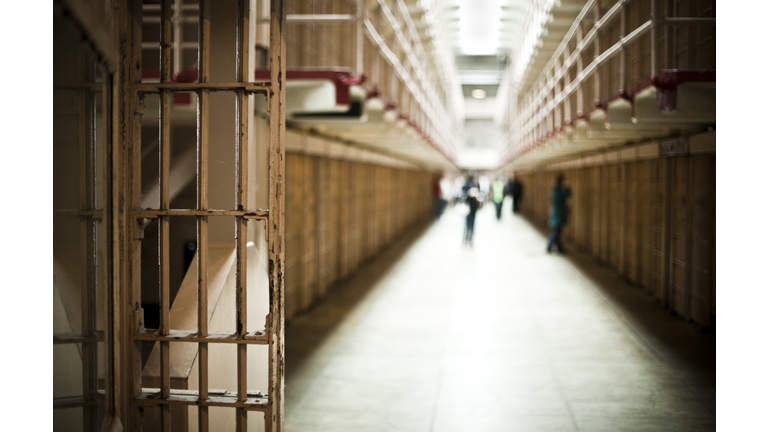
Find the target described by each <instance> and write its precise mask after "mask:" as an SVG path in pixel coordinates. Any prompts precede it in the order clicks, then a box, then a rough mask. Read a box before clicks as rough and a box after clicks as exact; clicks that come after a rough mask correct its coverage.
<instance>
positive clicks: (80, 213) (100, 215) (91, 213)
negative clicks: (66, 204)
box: [53, 209, 104, 220]
mask: <svg viewBox="0 0 768 432" xmlns="http://www.w3.org/2000/svg"><path fill="white" fill-rule="evenodd" d="M53 216H54V217H81V218H86V219H96V220H103V219H104V210H75V209H71V210H70V209H58V210H54V211H53Z"/></svg>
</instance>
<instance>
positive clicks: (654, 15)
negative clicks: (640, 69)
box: [650, 0, 671, 78]
mask: <svg viewBox="0 0 768 432" xmlns="http://www.w3.org/2000/svg"><path fill="white" fill-rule="evenodd" d="M656 1H657V0H651V20H652V21H651V71H650V72H651V78H653V77H655V76H656V75H658V69H657V67H658V66H657V62H658V60H657V56H658V53H657V49H656V44H657V40H658V28H659V20H660V18H661V17H660V16H659V11H658V6H657V4H656ZM667 47H668V48H667V49H671V45H670V35H669V33H668V36H667Z"/></svg>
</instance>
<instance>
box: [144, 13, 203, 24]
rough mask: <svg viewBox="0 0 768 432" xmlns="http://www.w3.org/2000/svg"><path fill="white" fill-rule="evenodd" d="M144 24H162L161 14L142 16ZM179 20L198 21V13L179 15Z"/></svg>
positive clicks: (184, 21)
mask: <svg viewBox="0 0 768 432" xmlns="http://www.w3.org/2000/svg"><path fill="white" fill-rule="evenodd" d="M141 22H142V23H143V24H160V17H159V16H144V17H142V18H141ZM179 22H182V23H197V22H198V18H197V15H179Z"/></svg>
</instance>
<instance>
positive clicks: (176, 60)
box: [171, 0, 184, 74]
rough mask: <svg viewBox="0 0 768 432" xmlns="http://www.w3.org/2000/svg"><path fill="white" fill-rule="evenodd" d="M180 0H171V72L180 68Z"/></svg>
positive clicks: (181, 23) (176, 71) (175, 71)
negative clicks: (172, 0)
mask: <svg viewBox="0 0 768 432" xmlns="http://www.w3.org/2000/svg"><path fill="white" fill-rule="evenodd" d="M181 5H182V0H174V2H173V17H172V19H171V22H172V23H173V69H171V72H173V73H177V74H178V73H179V72H181V68H182V61H181V52H182V48H181V43H182V40H181V38H182V36H181V35H182V28H181V27H182V25H183V22H184V21H183V20H182V12H181Z"/></svg>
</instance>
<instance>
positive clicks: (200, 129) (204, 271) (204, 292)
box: [197, 0, 211, 432]
mask: <svg viewBox="0 0 768 432" xmlns="http://www.w3.org/2000/svg"><path fill="white" fill-rule="evenodd" d="M198 23H199V24H198V26H197V35H198V37H197V40H198V47H197V50H198V51H197V71H198V81H199V82H200V84H202V85H206V84H209V81H210V63H211V62H210V58H211V53H210V51H211V0H201V1H200V4H199V11H198ZM209 102H210V91H209V90H208V89H201V90H200V91H199V92H198V93H197V210H198V211H204V212H206V213H209V211H208V161H209V141H208V138H209V137H208V129H209V123H210V113H209ZM197 330H198V334H199V336H200V337H201V338H205V340H202V341H199V345H198V383H199V385H198V388H199V389H200V394H199V399H200V400H201V401H204V400H206V399H208V385H209V384H208V341H209V339H210V336H211V335H210V334H209V332H208V216H207V215H205V216H202V215H198V216H197ZM209 424H210V420H209V415H208V406H204V405H203V406H199V407H198V409H197V425H198V430H199V431H200V432H208V430H209Z"/></svg>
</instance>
